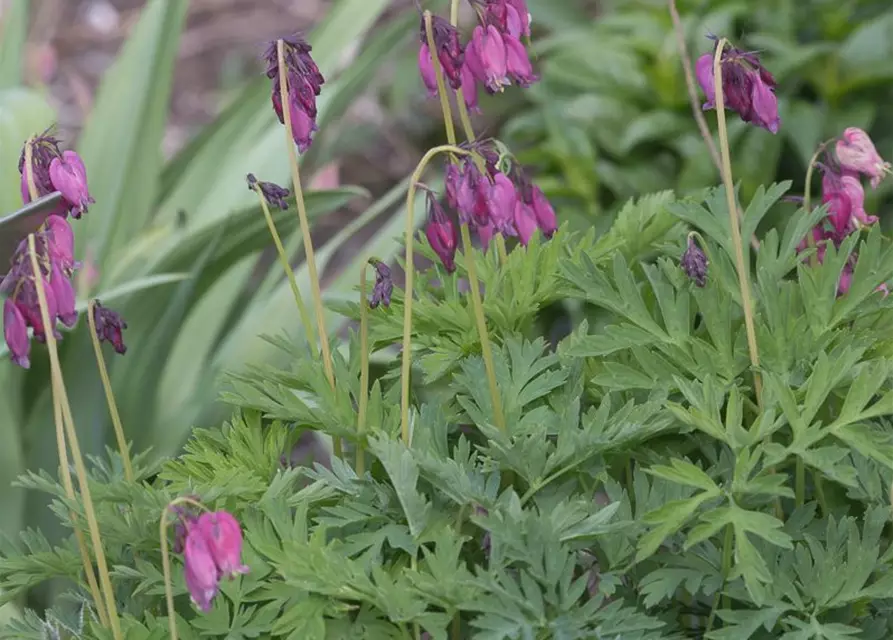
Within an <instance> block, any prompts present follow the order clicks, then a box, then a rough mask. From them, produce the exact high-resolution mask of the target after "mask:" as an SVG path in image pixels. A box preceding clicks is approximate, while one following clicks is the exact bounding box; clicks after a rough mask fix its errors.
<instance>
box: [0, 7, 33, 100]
mask: <svg viewBox="0 0 893 640" xmlns="http://www.w3.org/2000/svg"><path fill="white" fill-rule="evenodd" d="M29 4H30V2H29V1H28V0H11V2H8V3H6V7H5V10H4V11H3V20H2V21H0V89H4V88H6V87H15V86H18V85H20V84H21V83H22V71H23V69H22V67H23V62H24V57H25V41H26V40H27V39H28V5H29Z"/></svg>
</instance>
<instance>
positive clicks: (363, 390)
mask: <svg viewBox="0 0 893 640" xmlns="http://www.w3.org/2000/svg"><path fill="white" fill-rule="evenodd" d="M366 266H367V263H365V262H364V263H363V266H362V267H361V268H360V398H359V400H358V402H357V405H358V407H357V464H356V471H357V475H358V476H360V477H361V478H362V477H363V474H364V473H365V472H366V452H365V447H364V446H363V438H365V435H366V407H367V406H368V404H369V301H368V300H366Z"/></svg>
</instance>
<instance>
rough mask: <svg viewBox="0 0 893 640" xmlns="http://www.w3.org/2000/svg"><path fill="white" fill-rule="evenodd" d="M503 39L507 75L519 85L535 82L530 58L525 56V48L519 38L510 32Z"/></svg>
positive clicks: (526, 85) (527, 85)
mask: <svg viewBox="0 0 893 640" xmlns="http://www.w3.org/2000/svg"><path fill="white" fill-rule="evenodd" d="M503 41H504V42H505V52H506V57H505V65H506V72H507V73H508V76H509V77H510V78H511V79H512V80H513V81H514V83H515V84H517V85H518V86H519V87H529V86H530V85H531V84H533V83H534V82H536V80H537V77H536V76H535V75H534V73H533V65H531V64H530V58H528V57H527V49H525V48H524V45H523V44H521V41H520V40H518V39H517V38H516V37H515V36H512V35H510V34H506V35H505V36H504V37H503Z"/></svg>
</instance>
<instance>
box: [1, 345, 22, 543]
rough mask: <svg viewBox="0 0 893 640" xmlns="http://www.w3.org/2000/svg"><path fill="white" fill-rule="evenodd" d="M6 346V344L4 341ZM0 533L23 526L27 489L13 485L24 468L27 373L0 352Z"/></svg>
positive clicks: (15, 532)
mask: <svg viewBox="0 0 893 640" xmlns="http://www.w3.org/2000/svg"><path fill="white" fill-rule="evenodd" d="M3 346H4V349H5V347H6V345H5V344H4V345H3ZM0 358H2V361H0V389H2V392H0V393H2V395H0V438H2V442H3V446H2V447H0V487H2V491H0V509H2V513H3V518H2V519H0V533H4V534H6V535H9V536H13V535H17V534H18V532H19V531H20V530H21V529H22V524H23V518H24V515H25V514H24V505H25V492H24V490H22V489H14V488H13V487H12V486H11V485H12V482H13V481H14V480H16V478H17V477H18V476H19V474H21V473H23V472H24V471H25V460H24V453H23V452H22V432H23V431H24V424H23V423H24V420H23V416H22V395H21V392H22V381H23V380H24V378H25V376H24V375H23V372H22V370H21V369H19V368H18V367H17V366H16V365H14V364H13V363H12V362H11V361H10V360H9V359H7V357H6V355H5V354H2V355H0Z"/></svg>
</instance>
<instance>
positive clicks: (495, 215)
mask: <svg viewBox="0 0 893 640" xmlns="http://www.w3.org/2000/svg"><path fill="white" fill-rule="evenodd" d="M517 202H518V196H517V194H516V193H515V185H514V184H512V181H511V180H510V179H509V177H508V176H507V175H505V174H504V173H497V174H496V175H495V176H493V182H492V183H491V184H487V197H486V205H487V213H488V215H489V220H490V221H491V222H492V223H493V226H494V228H495V229H496V231H498V232H499V233H501V234H503V235H506V236H514V235H517V230H516V229H515V219H514V215H515V204H516V203H517Z"/></svg>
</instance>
